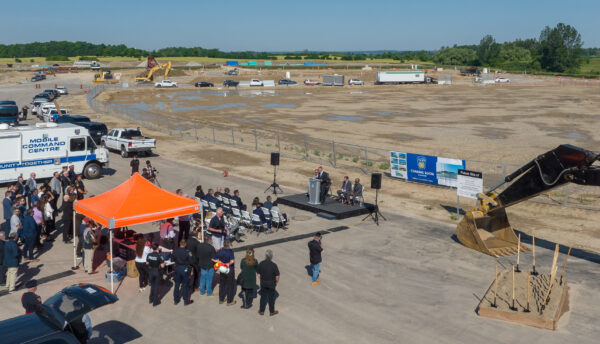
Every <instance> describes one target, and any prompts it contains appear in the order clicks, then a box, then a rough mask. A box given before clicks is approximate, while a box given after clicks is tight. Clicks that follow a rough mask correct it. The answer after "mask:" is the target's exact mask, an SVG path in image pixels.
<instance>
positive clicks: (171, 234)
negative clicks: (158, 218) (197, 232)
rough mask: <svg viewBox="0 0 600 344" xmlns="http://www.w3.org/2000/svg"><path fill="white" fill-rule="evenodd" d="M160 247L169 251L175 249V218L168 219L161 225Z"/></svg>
mask: <svg viewBox="0 0 600 344" xmlns="http://www.w3.org/2000/svg"><path fill="white" fill-rule="evenodd" d="M159 233H160V243H159V245H160V246H163V247H165V248H167V249H170V250H171V249H173V247H175V229H173V218H169V219H167V220H166V221H165V222H163V223H161V224H160V232H159Z"/></svg>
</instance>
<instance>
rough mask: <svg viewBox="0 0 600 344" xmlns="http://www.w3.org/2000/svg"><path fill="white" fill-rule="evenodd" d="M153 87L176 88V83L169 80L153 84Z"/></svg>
mask: <svg viewBox="0 0 600 344" xmlns="http://www.w3.org/2000/svg"><path fill="white" fill-rule="evenodd" d="M154 87H159V88H160V87H177V83H176V82H175V81H171V80H163V81H160V82H157V83H155V84H154Z"/></svg>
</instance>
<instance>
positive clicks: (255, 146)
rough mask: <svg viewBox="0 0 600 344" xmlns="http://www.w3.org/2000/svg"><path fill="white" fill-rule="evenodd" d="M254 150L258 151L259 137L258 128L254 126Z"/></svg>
mask: <svg viewBox="0 0 600 344" xmlns="http://www.w3.org/2000/svg"><path fill="white" fill-rule="evenodd" d="M254 150H255V151H257V152H258V139H257V137H256V128H254Z"/></svg>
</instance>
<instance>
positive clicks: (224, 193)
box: [222, 188, 231, 199]
mask: <svg viewBox="0 0 600 344" xmlns="http://www.w3.org/2000/svg"><path fill="white" fill-rule="evenodd" d="M230 192H231V191H230V190H229V188H225V190H223V195H222V196H223V197H225V198H228V199H231V194H229V193H230Z"/></svg>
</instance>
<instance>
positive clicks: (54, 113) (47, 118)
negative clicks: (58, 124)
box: [41, 108, 69, 122]
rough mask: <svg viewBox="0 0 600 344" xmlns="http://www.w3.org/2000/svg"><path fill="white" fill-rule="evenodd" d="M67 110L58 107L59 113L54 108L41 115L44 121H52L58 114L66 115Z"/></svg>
mask: <svg viewBox="0 0 600 344" xmlns="http://www.w3.org/2000/svg"><path fill="white" fill-rule="evenodd" d="M68 114H69V111H67V109H60V114H59V113H58V110H57V109H56V108H54V109H50V112H47V113H45V114H43V115H42V116H41V117H42V119H43V120H44V122H54V121H55V120H56V118H57V117H58V116H62V115H68Z"/></svg>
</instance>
